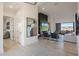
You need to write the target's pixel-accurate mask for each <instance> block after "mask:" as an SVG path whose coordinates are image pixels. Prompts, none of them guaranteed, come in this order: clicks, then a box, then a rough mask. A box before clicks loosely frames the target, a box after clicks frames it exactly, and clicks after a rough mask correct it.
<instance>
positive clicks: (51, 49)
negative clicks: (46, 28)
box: [4, 39, 77, 56]
mask: <svg viewBox="0 0 79 59" xmlns="http://www.w3.org/2000/svg"><path fill="white" fill-rule="evenodd" d="M8 42H9V41H7V43H6V44H8ZM10 44H11V45H13V47H12V49H10V48H11V47H10V45H7V46H9V48H8V49H9V51H6V52H5V53H4V55H6V56H77V54H76V44H74V43H67V42H64V43H63V42H55V41H50V40H42V39H40V40H39V41H38V42H36V43H34V44H32V45H28V46H26V47H22V46H19V45H16V43H10Z"/></svg>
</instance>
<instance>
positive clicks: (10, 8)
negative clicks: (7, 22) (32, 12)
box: [4, 2, 22, 14]
mask: <svg viewBox="0 0 79 59" xmlns="http://www.w3.org/2000/svg"><path fill="white" fill-rule="evenodd" d="M21 7H22V4H21V3H20V2H5V3H4V13H11V14H15V13H16V12H17V11H18V10H19V9H20V8H21Z"/></svg>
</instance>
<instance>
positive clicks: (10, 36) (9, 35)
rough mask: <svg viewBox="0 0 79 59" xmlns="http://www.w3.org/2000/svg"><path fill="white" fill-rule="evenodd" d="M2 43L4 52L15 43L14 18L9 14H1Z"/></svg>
mask: <svg viewBox="0 0 79 59" xmlns="http://www.w3.org/2000/svg"><path fill="white" fill-rule="evenodd" d="M3 44H4V52H6V51H8V50H9V49H11V48H12V46H13V45H14V44H15V41H14V19H13V18H12V17H10V16H3Z"/></svg>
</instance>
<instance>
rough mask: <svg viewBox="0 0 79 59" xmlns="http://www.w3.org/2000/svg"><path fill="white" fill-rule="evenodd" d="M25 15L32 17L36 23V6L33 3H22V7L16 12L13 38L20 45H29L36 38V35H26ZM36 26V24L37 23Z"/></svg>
mask: <svg viewBox="0 0 79 59" xmlns="http://www.w3.org/2000/svg"><path fill="white" fill-rule="evenodd" d="M26 17H30V18H34V19H36V21H37V24H38V8H37V6H35V5H31V4H23V6H22V8H21V9H20V10H19V11H18V12H17V13H16V19H15V21H14V24H15V25H14V26H15V30H14V32H15V39H16V40H17V41H18V42H19V43H20V44H21V45H22V46H25V45H29V44H32V43H34V42H36V41H37V40H38V37H37V36H34V37H29V38H27V37H26V23H27V22H26ZM37 26H38V25H37Z"/></svg>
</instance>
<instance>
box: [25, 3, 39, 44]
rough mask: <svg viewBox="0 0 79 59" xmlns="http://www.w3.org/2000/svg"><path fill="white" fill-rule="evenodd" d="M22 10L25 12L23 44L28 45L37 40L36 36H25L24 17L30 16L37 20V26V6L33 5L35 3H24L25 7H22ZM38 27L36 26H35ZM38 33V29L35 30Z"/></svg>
mask: <svg viewBox="0 0 79 59" xmlns="http://www.w3.org/2000/svg"><path fill="white" fill-rule="evenodd" d="M24 12H25V24H24V29H25V30H24V34H25V41H24V42H25V45H29V44H32V43H35V42H37V41H38V36H37V35H36V36H33V37H29V38H27V37H26V29H27V28H26V23H27V22H26V20H27V19H26V17H30V18H34V19H35V20H36V22H37V27H38V7H37V6H35V5H30V4H26V5H25V9H24ZM37 29H38V28H37ZM37 33H38V31H37Z"/></svg>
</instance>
